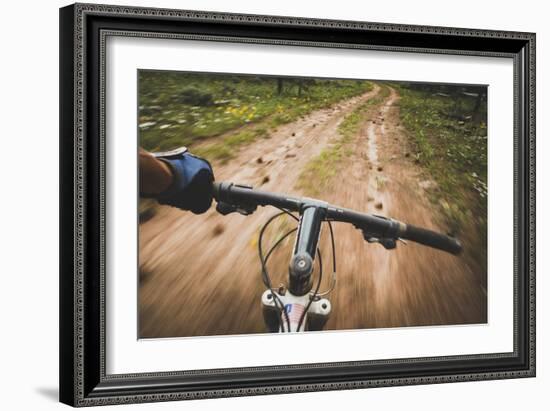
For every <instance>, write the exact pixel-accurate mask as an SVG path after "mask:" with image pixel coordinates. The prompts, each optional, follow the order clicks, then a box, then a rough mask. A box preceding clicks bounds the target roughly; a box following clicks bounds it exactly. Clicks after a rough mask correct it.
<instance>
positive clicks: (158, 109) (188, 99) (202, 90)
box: [139, 70, 372, 159]
mask: <svg viewBox="0 0 550 411" xmlns="http://www.w3.org/2000/svg"><path fill="white" fill-rule="evenodd" d="M371 87H372V85H371V84H370V83H369V82H367V81H361V80H329V79H304V78H287V77H268V76H250V75H230V74H210V73H182V72H164V71H143V70H142V71H140V72H139V129H140V145H141V146H142V147H144V148H145V149H147V150H167V149H171V148H174V147H178V146H181V145H186V146H194V145H197V144H198V143H200V142H204V141H205V140H207V139H208V144H203V145H201V147H197V149H196V150H195V151H196V152H199V153H200V154H202V155H206V156H207V157H208V158H210V159H226V158H228V157H230V156H231V152H232V149H234V148H236V147H237V146H239V145H242V144H246V143H249V142H252V141H253V140H255V139H256V138H258V137H269V131H270V130H272V129H274V128H276V127H277V126H279V125H281V124H285V123H288V122H291V121H294V120H296V119H297V118H298V117H300V116H303V115H305V114H307V113H309V112H311V111H312V110H315V109H319V108H322V107H326V106H329V105H331V104H334V103H335V102H337V101H339V100H342V99H345V98H349V97H352V96H354V95H357V94H360V93H363V92H365V91H367V90H369V89H370V88H371ZM211 138H213V139H211ZM209 139H211V140H209Z"/></svg>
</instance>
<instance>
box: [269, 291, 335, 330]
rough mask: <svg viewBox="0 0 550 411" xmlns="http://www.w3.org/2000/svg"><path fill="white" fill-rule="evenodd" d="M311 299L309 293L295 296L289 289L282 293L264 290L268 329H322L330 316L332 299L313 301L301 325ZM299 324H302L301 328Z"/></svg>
mask: <svg viewBox="0 0 550 411" xmlns="http://www.w3.org/2000/svg"><path fill="white" fill-rule="evenodd" d="M273 293H275V294H276V297H278V299H279V301H280V302H281V304H282V306H283V310H284V312H281V309H280V304H279V307H277V305H276V304H277V303H276V302H275V301H274V298H273ZM309 299H310V295H309V294H306V295H302V296H295V295H293V294H292V293H290V292H289V291H287V292H285V293H282V294H280V293H279V292H277V291H271V290H266V291H264V293H263V294H262V311H263V315H264V322H265V324H266V326H267V328H268V330H269V331H270V332H289V331H290V332H301V331H321V330H322V329H323V327H324V326H325V324H326V323H327V321H328V319H329V316H330V311H331V305H330V301H329V300H327V299H326V298H321V299H318V300H315V301H312V302H311V304H310V305H309V308H308V310H307V313H305V316H304V318H303V320H302V324H301V325H300V319H301V318H302V315H303V314H304V310H305V309H306V307H307V306H308V303H309ZM287 317H288V322H287ZM289 326H290V330H289ZM298 326H300V329H299V330H298Z"/></svg>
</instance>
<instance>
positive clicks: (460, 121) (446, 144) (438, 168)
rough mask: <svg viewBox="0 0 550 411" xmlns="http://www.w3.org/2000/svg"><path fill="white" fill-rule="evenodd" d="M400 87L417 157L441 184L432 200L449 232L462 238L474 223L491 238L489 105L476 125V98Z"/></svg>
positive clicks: (404, 119)
mask: <svg viewBox="0 0 550 411" xmlns="http://www.w3.org/2000/svg"><path fill="white" fill-rule="evenodd" d="M397 87H398V89H399V93H400V95H401V99H400V101H399V105H400V113H401V121H402V123H403V125H404V126H405V128H406V129H407V131H408V135H409V137H410V143H411V148H412V151H413V154H414V156H415V159H416V161H417V162H418V163H419V164H421V165H422V166H423V167H424V168H425V169H426V170H427V172H428V174H429V176H430V177H431V178H432V179H434V180H435V182H436V183H437V188H436V189H434V190H432V192H431V195H432V200H433V201H434V202H436V203H438V204H440V205H441V209H442V211H443V213H444V215H445V217H446V222H447V224H448V226H449V229H450V230H451V232H454V233H458V232H460V231H461V229H462V228H463V226H464V224H465V223H466V221H467V220H468V221H469V222H472V221H473V222H474V223H475V224H476V225H477V226H478V227H479V230H481V232H486V228H487V125H486V104H483V106H482V107H481V110H479V112H480V113H481V115H478V116H477V117H478V119H476V120H474V118H475V117H476V116H474V115H472V113H473V110H474V107H475V99H473V98H472V97H468V96H464V95H461V94H460V93H456V94H453V95H447V96H445V95H437V94H435V93H433V92H432V91H426V90H415V89H410V88H408V87H404V86H401V87H399V86H397Z"/></svg>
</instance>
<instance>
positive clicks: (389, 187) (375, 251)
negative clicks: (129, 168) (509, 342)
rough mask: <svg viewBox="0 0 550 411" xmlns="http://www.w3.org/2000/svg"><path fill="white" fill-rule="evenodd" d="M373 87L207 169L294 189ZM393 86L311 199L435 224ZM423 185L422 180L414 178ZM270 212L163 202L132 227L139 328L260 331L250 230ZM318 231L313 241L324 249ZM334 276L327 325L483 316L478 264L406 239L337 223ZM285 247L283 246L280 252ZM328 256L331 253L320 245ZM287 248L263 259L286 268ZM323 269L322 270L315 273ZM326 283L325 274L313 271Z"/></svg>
mask: <svg viewBox="0 0 550 411" xmlns="http://www.w3.org/2000/svg"><path fill="white" fill-rule="evenodd" d="M379 92H380V87H379V86H378V85H377V86H375V89H374V90H373V91H371V92H369V93H365V94H364V95H362V96H358V97H354V98H352V99H349V100H347V101H345V102H341V103H339V104H337V105H335V106H333V107H331V108H328V109H323V110H319V111H316V112H314V113H311V114H310V115H308V116H306V117H304V118H303V119H301V120H298V121H296V122H294V123H291V124H287V125H284V126H281V127H279V129H278V130H277V131H276V132H275V133H273V134H272V135H271V138H269V139H262V140H259V141H257V142H255V143H253V144H251V145H250V146H248V147H246V148H244V149H242V150H241V151H240V152H239V153H238V154H237V156H236V158H235V159H233V160H231V161H230V162H229V164H227V165H215V171H216V179H217V180H219V181H222V180H230V181H234V182H239V183H245V184H251V185H253V186H255V187H261V188H262V189H265V190H272V191H283V192H293V193H296V194H300V193H299V192H298V191H297V190H296V189H295V188H294V187H295V184H296V180H297V178H298V176H299V174H300V171H301V169H302V168H303V166H304V165H305V164H306V163H307V162H308V161H309V160H310V159H313V158H315V157H316V156H317V155H318V154H319V153H321V151H322V150H323V148H325V147H326V146H327V145H329V144H330V143H331V142H333V141H335V139H337V138H338V131H337V129H338V125H339V124H340V123H341V121H342V120H343V119H344V118H345V116H346V115H347V114H349V113H351V112H352V111H353V110H354V109H355V108H357V107H358V106H360V105H361V104H362V103H363V102H365V101H367V100H368V99H369V98H372V97H373V96H375V95H376V94H377V93H379ZM397 101H398V95H397V93H396V92H395V90H393V89H390V95H389V96H388V98H387V99H386V100H385V101H384V102H383V103H382V104H381V105H380V106H379V107H377V108H375V111H374V113H375V115H374V117H372V115H371V114H372V110H371V111H370V114H369V115H368V116H365V119H364V122H363V125H362V127H361V129H360V132H359V133H357V136H356V138H355V139H354V140H353V142H352V143H350V144H351V146H352V148H353V150H351V151H352V154H351V156H349V157H347V158H345V160H344V161H345V164H344V165H343V169H342V170H341V171H339V173H338V176H337V178H334V181H333V184H332V186H331V189H330V190H325V193H323V194H322V195H321V196H320V197H321V198H322V199H323V200H326V201H329V202H331V203H335V204H339V205H342V206H344V207H348V208H354V209H357V210H360V211H367V212H372V213H376V214H381V215H387V216H391V217H393V218H397V219H400V220H403V221H406V222H410V223H412V224H415V225H420V226H426V227H428V228H433V229H438V230H444V227H442V226H440V225H438V221H439V218H438V217H437V214H436V212H435V208H434V206H433V205H432V204H430V202H429V200H428V199H427V194H426V192H425V190H424V188H425V187H428V186H430V185H431V184H433V182H431V181H429V180H426V178H425V177H424V174H423V173H422V170H421V169H420V168H419V167H418V166H416V165H415V164H414V163H413V162H412V161H411V160H410V159H409V158H408V157H406V155H405V152H406V149H405V147H406V146H407V145H406V137H405V135H404V133H403V130H402V129H401V128H400V126H399V113H398V106H397V105H396V104H395V103H396V102H397ZM423 187H424V188H423ZM272 214H273V210H272V209H259V210H258V211H257V212H256V213H255V214H253V215H252V216H248V217H243V216H240V215H230V216H226V217H222V216H219V215H218V214H217V213H216V212H215V211H214V210H213V209H212V210H210V211H209V212H208V213H206V214H204V215H202V216H198V217H197V216H194V215H191V214H189V213H184V212H181V211H178V210H175V209H172V208H169V207H159V209H158V213H157V215H155V216H154V217H153V218H152V219H151V220H149V221H147V222H145V223H143V224H141V225H140V271H141V276H140V277H141V284H140V291H139V298H140V330H141V335H142V336H143V337H168V336H192V335H213V334H244V333H252V332H264V331H265V330H264V324H263V320H262V313H261V309H260V295H261V293H262V292H263V290H264V288H263V284H262V282H261V280H260V274H259V261H258V257H257V233H258V229H259V227H260V225H261V224H262V223H263V222H264V221H265V220H266V218H267V217H268V216H270V215H272ZM326 234H327V233H326V232H325V233H324V236H323V238H322V241H321V243H322V245H323V249H324V250H329V243H328V236H327V235H326ZM335 235H336V244H337V246H336V247H337V248H336V253H337V261H338V267H337V268H338V277H337V278H338V281H337V286H336V289H335V291H334V292H333V293H332V294H331V296H330V299H331V301H332V305H333V313H332V316H331V319H330V320H329V322H328V324H327V327H326V328H327V329H351V328H370V327H392V326H405V325H428V324H443V323H446V324H448V323H452V324H460V323H475V322H485V321H486V316H487V313H486V305H485V304H486V295H485V291H484V287H483V284H484V280H483V275H484V274H483V273H480V270H479V268H478V267H475V266H472V265H471V263H468V261H470V260H469V259H466V258H461V257H455V256H451V255H448V254H446V253H443V252H439V251H435V250H431V249H429V248H426V247H422V246H419V245H415V244H414V243H409V244H407V245H404V244H398V247H397V249H396V250H392V251H386V250H385V249H384V248H382V246H380V245H378V244H367V243H366V242H365V241H363V239H362V236H361V233H360V232H359V231H358V230H355V229H354V228H352V227H349V226H347V225H343V224H336V225H335ZM287 251H288V250H287ZM325 255H326V257H325V258H326V261H327V263H326V266H329V264H328V262H330V255H329V252H328V251H325ZM287 264H288V255H285V254H284V252H281V253H278V254H277V255H276V256H274V258H273V262H272V264H270V266H273V267H275V268H276V269H277V270H276V271H277V272H278V273H280V276H278V277H277V278H276V279H274V281H273V282H274V283H275V284H278V283H279V280H281V281H282V280H283V279H284V276H285V275H286V270H287ZM328 277H329V276H328V275H325V279H327V278H328ZM323 283H325V284H323V285H324V287H323V288H325V287H326V285H327V284H328V281H323Z"/></svg>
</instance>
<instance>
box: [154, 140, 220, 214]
mask: <svg viewBox="0 0 550 411" xmlns="http://www.w3.org/2000/svg"><path fill="white" fill-rule="evenodd" d="M155 157H156V158H157V159H159V160H161V161H164V162H165V163H166V164H168V165H169V166H170V169H171V170H172V174H173V181H172V184H171V185H170V186H169V187H168V188H167V189H166V190H164V191H163V192H162V193H160V194H158V195H157V196H156V198H157V201H158V202H159V203H160V204H166V205H170V206H173V207H177V208H180V209H182V210H190V211H192V212H193V213H195V214H202V213H204V212H206V211H207V210H208V209H209V208H210V205H211V204H212V182H213V181H214V173H213V171H212V167H211V166H210V163H209V162H208V161H206V160H204V159H203V158H200V157H197V156H194V155H193V154H191V153H189V152H187V149H185V148H182V149H178V150H174V151H172V152H168V153H157V154H155Z"/></svg>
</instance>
